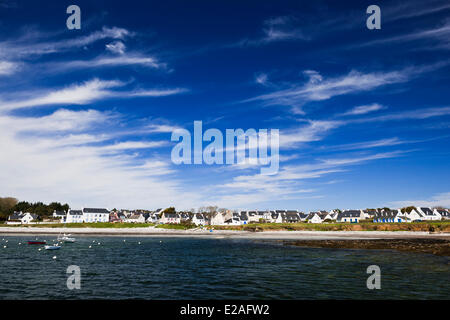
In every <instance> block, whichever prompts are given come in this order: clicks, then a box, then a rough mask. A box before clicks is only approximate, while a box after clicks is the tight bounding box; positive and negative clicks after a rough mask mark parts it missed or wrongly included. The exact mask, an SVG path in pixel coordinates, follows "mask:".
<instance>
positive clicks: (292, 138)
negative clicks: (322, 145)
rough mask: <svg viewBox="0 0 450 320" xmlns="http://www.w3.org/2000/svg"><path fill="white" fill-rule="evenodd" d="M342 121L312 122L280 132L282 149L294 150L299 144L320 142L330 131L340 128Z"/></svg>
mask: <svg viewBox="0 0 450 320" xmlns="http://www.w3.org/2000/svg"><path fill="white" fill-rule="evenodd" d="M342 124H343V123H342V122H340V121H325V120H310V121H308V124H306V125H305V126H302V127H299V128H295V129H289V130H283V131H282V132H280V148H292V147H294V146H296V145H297V144H299V143H305V142H312V141H319V140H321V139H322V138H323V136H324V135H325V134H327V133H328V132H329V131H330V130H332V129H335V128H338V127H339V126H341V125H342Z"/></svg>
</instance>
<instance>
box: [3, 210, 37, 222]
mask: <svg viewBox="0 0 450 320" xmlns="http://www.w3.org/2000/svg"><path fill="white" fill-rule="evenodd" d="M37 219H38V215H36V214H33V213H29V212H25V213H22V211H21V212H14V214H12V215H10V216H9V217H8V221H7V222H6V223H7V224H19V223H21V224H29V223H30V222H33V221H35V220H37Z"/></svg>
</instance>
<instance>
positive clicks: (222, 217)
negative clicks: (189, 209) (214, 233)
mask: <svg viewBox="0 0 450 320" xmlns="http://www.w3.org/2000/svg"><path fill="white" fill-rule="evenodd" d="M232 218H233V213H232V212H231V211H227V212H216V213H215V214H214V215H213V216H212V217H211V220H210V222H209V224H211V225H213V226H220V225H225V224H227V223H226V221H230V220H232Z"/></svg>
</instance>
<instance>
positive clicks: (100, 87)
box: [0, 79, 185, 111]
mask: <svg viewBox="0 0 450 320" xmlns="http://www.w3.org/2000/svg"><path fill="white" fill-rule="evenodd" d="M125 84H126V83H124V82H122V81H118V80H100V79H92V80H89V81H85V82H83V83H82V84H74V85H71V86H68V87H66V88H64V89H58V90H54V91H50V92H45V93H37V94H36V93H34V95H35V96H37V97H32V98H28V99H24V100H7V101H0V110H3V111H6V110H14V109H20V108H30V107H37V106H44V105H61V104H69V105H85V104H88V103H91V102H94V101H97V100H100V99H104V98H108V97H123V98H130V97H161V96H168V95H173V94H178V93H181V92H184V91H185V89H181V88H175V89H154V90H139V91H112V90H108V89H111V88H116V87H121V86H124V85H125ZM14 96H17V94H15V95H14Z"/></svg>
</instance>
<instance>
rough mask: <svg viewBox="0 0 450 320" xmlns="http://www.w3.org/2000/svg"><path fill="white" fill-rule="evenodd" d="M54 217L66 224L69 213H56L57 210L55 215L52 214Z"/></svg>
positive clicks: (54, 212)
mask: <svg viewBox="0 0 450 320" xmlns="http://www.w3.org/2000/svg"><path fill="white" fill-rule="evenodd" d="M52 217H53V218H58V219H61V222H62V223H64V222H66V218H67V213H66V212H65V211H56V210H54V211H53V214H52Z"/></svg>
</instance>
